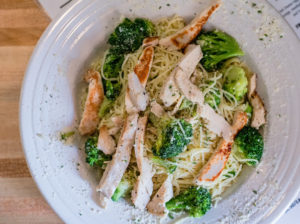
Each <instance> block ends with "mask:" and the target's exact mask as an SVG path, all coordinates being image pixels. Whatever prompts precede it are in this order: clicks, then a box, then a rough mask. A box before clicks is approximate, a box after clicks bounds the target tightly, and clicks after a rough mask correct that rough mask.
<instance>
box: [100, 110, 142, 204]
mask: <svg viewBox="0 0 300 224" xmlns="http://www.w3.org/2000/svg"><path fill="white" fill-rule="evenodd" d="M137 120H138V114H137V113H134V114H130V115H128V117H127V118H126V120H125V124H124V127H123V130H122V133H121V136H120V139H119V142H118V146H117V150H116V153H115V154H114V156H113V158H112V161H110V162H109V163H108V165H107V167H106V169H105V171H104V174H103V176H102V178H101V180H100V183H99V185H98V187H97V189H96V190H97V191H98V192H100V193H101V194H102V195H104V197H105V198H107V199H110V198H111V196H112V195H113V194H114V192H115V190H116V188H117V186H118V184H119V183H120V181H121V179H122V177H123V175H124V173H125V171H126V168H127V167H128V164H129V161H130V156H131V150H132V147H133V143H134V138H135V132H136V129H137Z"/></svg>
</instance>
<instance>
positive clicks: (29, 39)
mask: <svg viewBox="0 0 300 224" xmlns="http://www.w3.org/2000/svg"><path fill="white" fill-rule="evenodd" d="M49 22H50V19H49V18H48V17H47V15H46V14H45V13H44V12H43V10H42V9H40V8H39V7H38V5H37V4H36V3H35V1H34V0H0V224H10V223H12V224H18V223H22V224H27V223H28V224H35V223H49V224H50V223H51V224H52V223H62V221H61V220H60V219H59V218H58V217H57V215H56V214H55V213H54V212H53V211H52V209H51V208H50V207H49V205H48V204H47V202H46V201H45V200H44V198H43V197H42V195H41V194H40V192H39V190H38V189H37V187H36V185H35V183H34V181H33V179H32V178H31V176H30V173H29V170H28V168H27V165H26V161H25V158H24V155H23V151H22V146H21V143H20V136H19V120H18V110H19V96H20V89H21V85H22V79H23V76H24V72H25V69H26V66H27V63H28V60H29V58H30V55H31V53H32V51H33V49H34V46H35V44H36V43H37V41H38V39H39V37H40V36H41V34H42V33H43V31H44V30H45V28H46V27H47V25H48V24H49Z"/></svg>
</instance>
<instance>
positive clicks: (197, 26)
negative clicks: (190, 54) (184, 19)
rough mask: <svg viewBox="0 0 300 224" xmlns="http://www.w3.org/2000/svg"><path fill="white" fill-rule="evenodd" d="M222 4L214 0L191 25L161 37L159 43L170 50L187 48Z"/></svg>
mask: <svg viewBox="0 0 300 224" xmlns="http://www.w3.org/2000/svg"><path fill="white" fill-rule="evenodd" d="M220 5H221V0H215V1H213V2H212V4H211V5H210V6H209V7H207V8H206V9H205V10H204V11H203V12H201V13H200V14H199V15H198V16H197V17H196V18H194V19H193V20H192V21H191V23H190V24H189V25H187V26H185V27H184V28H183V29H181V30H179V31H178V32H176V33H175V34H173V35H171V36H168V37H165V38H162V39H160V41H159V45H160V46H163V47H166V48H168V49H169V50H180V49H183V48H185V47H186V46H187V45H188V44H189V43H190V42H191V41H192V40H194V39H195V38H196V36H197V35H198V34H199V33H200V31H201V29H202V27H203V26H204V24H205V23H206V22H207V20H208V19H209V17H210V16H211V15H212V14H213V12H215V11H216V10H217V9H218V8H219V7H220Z"/></svg>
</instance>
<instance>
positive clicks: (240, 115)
mask: <svg viewBox="0 0 300 224" xmlns="http://www.w3.org/2000/svg"><path fill="white" fill-rule="evenodd" d="M247 121H248V117H247V114H246V113H245V112H236V113H235V118H234V121H233V124H232V126H231V129H232V136H231V139H230V140H225V139H224V138H223V139H221V140H220V142H219V145H218V147H217V149H216V151H215V152H214V154H213V155H212V156H211V157H210V159H209V161H208V162H207V163H206V164H205V166H204V167H203V168H202V169H201V170H200V173H199V175H198V176H197V178H196V179H195V182H196V184H197V185H205V184H209V183H211V182H213V181H214V180H216V179H217V178H218V177H219V176H220V174H221V173H222V171H223V170H224V168H225V166H226V163H227V160H228V158H229V156H230V153H231V148H232V145H233V143H234V138H235V136H236V135H237V133H238V132H239V131H240V130H241V129H242V128H243V127H244V126H245V125H246V124H247Z"/></svg>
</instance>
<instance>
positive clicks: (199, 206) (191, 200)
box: [166, 186, 211, 217]
mask: <svg viewBox="0 0 300 224" xmlns="http://www.w3.org/2000/svg"><path fill="white" fill-rule="evenodd" d="M166 208H167V209H168V210H169V211H172V212H181V211H185V212H187V213H188V214H189V216H192V217H201V216H203V215H204V214H205V213H206V212H207V211H208V210H209V209H210V208H211V195H210V193H209V192H208V190H206V189H205V188H202V187H194V186H193V187H190V188H188V189H186V190H185V191H184V192H182V193H180V194H179V195H177V196H176V197H174V198H172V199H171V200H170V201H168V202H167V203H166Z"/></svg>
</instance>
